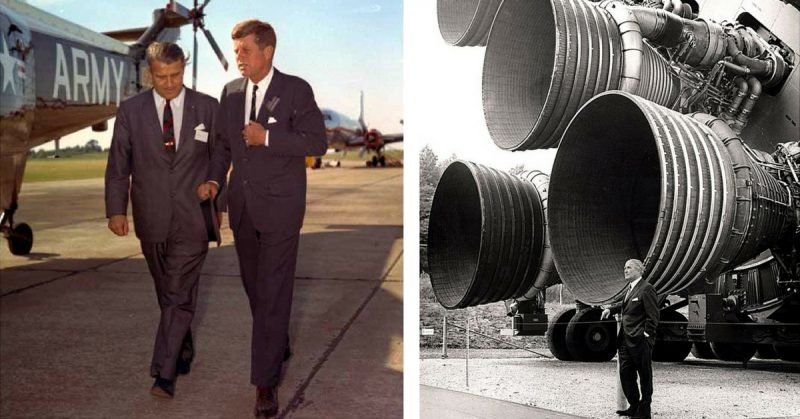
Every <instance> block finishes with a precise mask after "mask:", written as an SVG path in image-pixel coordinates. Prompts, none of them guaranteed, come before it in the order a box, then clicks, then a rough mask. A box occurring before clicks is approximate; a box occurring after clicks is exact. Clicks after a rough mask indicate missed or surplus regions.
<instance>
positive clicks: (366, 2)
mask: <svg viewBox="0 0 800 419" xmlns="http://www.w3.org/2000/svg"><path fill="white" fill-rule="evenodd" d="M28 3H29V4H31V5H33V6H36V7H39V8H41V9H44V10H46V11H48V12H50V13H53V14H56V15H58V16H59V17H62V18H64V19H67V20H69V21H71V22H74V23H77V24H79V25H82V26H85V27H87V28H89V29H91V30H94V31H98V32H104V31H110V30H117V29H125V28H136V27H143V26H147V25H149V24H150V23H151V20H152V12H153V10H154V9H157V8H161V7H163V6H164V5H165V4H166V3H167V1H166V0H137V1H99V0H28ZM181 4H183V5H184V6H186V7H192V2H191V1H184V2H181ZM402 7H403V6H402V0H339V1H328V0H261V1H255V0H249V1H248V0H242V1H234V0H212V1H211V2H210V3H209V4H208V6H207V7H206V9H205V11H206V13H207V16H206V27H207V28H208V29H209V30H210V31H211V33H212V34H213V35H214V38H215V40H216V41H217V43H218V44H219V46H220V48H222V51H223V52H224V54H225V57H226V58H227V59H228V62H229V63H230V66H229V68H228V72H227V73H226V72H224V71H223V69H222V66H221V65H220V64H219V62H218V61H217V58H216V56H215V55H214V52H213V50H212V49H211V47H210V46H209V45H208V42H207V41H206V40H205V37H204V36H203V34H202V33H198V59H199V61H198V64H199V68H198V81H197V88H198V90H200V91H202V92H204V93H207V94H210V95H212V96H214V97H219V93H220V92H221V91H222V87H223V86H224V85H225V83H227V82H228V81H230V80H232V79H234V78H236V77H239V74H238V71H237V70H236V64H235V61H234V56H233V50H232V44H231V39H230V33H231V29H232V28H233V26H234V24H236V23H237V22H239V21H241V20H244V19H249V18H257V19H261V20H266V21H268V22H270V23H271V24H272V25H273V26H274V27H275V31H276V34H277V38H278V45H277V48H276V53H275V60H274V64H275V67H276V68H278V69H279V70H281V71H283V72H285V73H289V74H294V75H297V76H300V77H302V78H304V79H305V80H306V81H308V82H309V83H310V84H311V86H312V87H313V89H314V94H315V96H316V99H317V104H318V105H319V106H320V107H325V108H332V109H335V110H338V111H340V112H342V113H344V114H346V115H349V116H353V117H357V116H358V108H359V92H360V91H361V90H363V91H364V96H365V97H364V101H365V108H366V110H365V119H366V122H367V124H368V125H369V126H370V127H374V128H378V129H379V130H381V131H382V132H385V133H396V132H402V131H403V126H402V125H401V124H400V120H401V119H403V72H402V70H403V10H402ZM178 43H179V44H180V45H181V47H183V48H184V50H185V51H187V52H189V53H191V51H192V30H191V27H190V25H187V26H185V27H184V28H183V29H182V31H181V39H180V40H179V41H178ZM191 83H192V80H191V68H187V71H186V75H185V84H186V85H187V86H191ZM109 122H110V126H109V130H108V131H107V132H104V133H95V132H92V131H91V130H89V129H85V130H83V131H80V132H78V133H75V134H72V135H69V136H67V137H64V138H63V139H62V140H61V146H62V147H68V146H73V145H78V144H80V145H83V144H85V143H86V141H88V140H89V139H97V140H99V141H100V143H101V145H103V146H104V147H107V146H108V144H109V143H110V138H111V131H112V130H111V128H112V127H113V120H111V121H109ZM42 147H43V148H45V149H53V147H54V145H53V143H52V142H50V143H47V144H46V145H44V146H42Z"/></svg>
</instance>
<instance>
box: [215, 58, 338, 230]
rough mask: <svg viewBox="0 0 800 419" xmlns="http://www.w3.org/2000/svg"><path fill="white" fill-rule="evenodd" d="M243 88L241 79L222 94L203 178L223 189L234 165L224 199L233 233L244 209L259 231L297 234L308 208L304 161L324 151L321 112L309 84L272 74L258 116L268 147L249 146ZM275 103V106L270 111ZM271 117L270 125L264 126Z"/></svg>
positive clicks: (244, 84)
mask: <svg viewBox="0 0 800 419" xmlns="http://www.w3.org/2000/svg"><path fill="white" fill-rule="evenodd" d="M247 85H248V83H247V79H245V78H239V79H236V80H234V81H232V82H230V83H228V84H227V85H226V86H225V88H224V89H223V90H222V96H221V98H220V107H219V113H218V115H217V120H216V121H217V125H216V133H217V135H216V136H217V147H216V148H215V149H214V156H213V158H212V161H211V165H210V167H209V171H208V177H207V179H208V180H213V181H215V182H217V183H218V184H219V185H220V186H222V185H224V184H225V180H226V179H225V175H226V174H227V172H228V167H229V166H230V164H231V162H233V171H232V172H231V176H230V183H229V185H228V198H227V199H228V214H229V216H230V217H229V218H230V224H231V228H232V229H234V230H235V229H236V228H237V227H238V226H239V223H240V221H241V217H242V214H243V212H244V210H245V208H246V209H247V213H248V214H249V216H250V218H251V220H252V222H253V226H254V227H255V228H256V230H258V231H262V232H268V231H273V232H274V231H288V230H299V229H300V227H302V225H303V217H304V215H305V209H306V167H305V156H321V155H323V154H325V152H326V151H327V148H328V145H327V142H326V139H325V124H324V123H323V119H322V113H321V112H320V110H319V108H318V107H317V103H316V102H315V101H314V93H313V92H312V90H311V86H309V85H308V83H306V82H305V81H304V80H303V79H301V78H299V77H294V76H290V75H287V74H283V73H281V72H280V71H278V70H277V69H276V70H275V72H274V73H273V76H272V81H271V82H270V84H269V87H268V88H267V92H266V95H265V97H264V101H263V103H262V105H261V108H260V109H259V111H258V114H257V117H256V119H257V122H259V123H260V124H261V125H262V126H264V127H265V128H266V129H267V130H268V131H269V145H268V146H266V147H265V146H253V147H247V145H246V144H245V142H244V139H243V138H242V130H243V129H244V120H245V115H244V107H245V106H244V105H245V103H244V101H245V90H244V89H245V88H246V87H247ZM274 98H279V101H278V102H277V104H276V106H275V108H274V109H273V110H272V112H269V110H268V104H269V103H271V102H272V101H274ZM270 117H272V118H274V120H275V122H274V123H267V122H268V121H269V120H270Z"/></svg>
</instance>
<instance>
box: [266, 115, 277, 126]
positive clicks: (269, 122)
mask: <svg viewBox="0 0 800 419" xmlns="http://www.w3.org/2000/svg"><path fill="white" fill-rule="evenodd" d="M276 122H278V120H277V119H275V118H273V117H271V116H270V117H269V119H268V120H267V123H268V124H274V123H276Z"/></svg>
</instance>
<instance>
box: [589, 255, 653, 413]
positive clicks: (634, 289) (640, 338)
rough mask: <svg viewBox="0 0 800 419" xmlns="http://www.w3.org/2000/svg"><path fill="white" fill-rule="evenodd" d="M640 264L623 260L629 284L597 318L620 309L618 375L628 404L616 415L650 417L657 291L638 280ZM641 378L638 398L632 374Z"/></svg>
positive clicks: (602, 317) (641, 267) (641, 268)
mask: <svg viewBox="0 0 800 419" xmlns="http://www.w3.org/2000/svg"><path fill="white" fill-rule="evenodd" d="M643 272H644V265H643V264H642V262H641V261H640V260H638V259H631V260H629V261H627V262H625V268H624V270H623V274H624V275H625V279H626V280H628V282H629V284H628V286H627V287H626V292H625V296H624V297H623V299H622V301H621V302H620V303H618V304H615V305H613V306H611V307H609V308H607V309H605V310H603V313H602V314H601V315H600V319H601V320H605V319H607V318H608V317H609V316H611V314H616V313H621V315H622V327H621V328H620V331H619V334H618V335H617V348H618V350H619V378H620V381H621V382H622V391H623V392H624V393H625V398H626V399H627V400H628V404H629V405H630V407H629V408H628V409H627V410H618V411H617V414H618V415H620V416H631V417H633V418H634V419H644V418H650V414H651V412H650V404H651V402H652V398H653V367H652V361H653V346H654V345H655V343H656V328H657V327H658V321H659V317H660V314H659V311H658V294H657V293H656V290H655V288H653V286H652V285H650V283H649V282H647V281H644V280H642V273H643ZM637 375H638V376H639V381H640V382H641V387H642V391H641V399H639V387H638V385H637V383H636V376H637Z"/></svg>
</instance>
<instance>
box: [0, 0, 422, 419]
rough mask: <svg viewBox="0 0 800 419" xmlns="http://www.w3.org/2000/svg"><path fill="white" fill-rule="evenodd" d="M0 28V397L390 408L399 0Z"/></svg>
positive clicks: (230, 408)
mask: <svg viewBox="0 0 800 419" xmlns="http://www.w3.org/2000/svg"><path fill="white" fill-rule="evenodd" d="M0 32H1V33H2V36H0V41H2V44H0V48H1V49H0V64H2V67H0V70H1V71H2V72H0V77H1V78H0V80H2V84H0V98H2V106H0V128H2V129H1V130H0V175H1V177H0V231H2V234H3V238H4V239H5V240H4V241H5V242H6V243H4V244H3V246H2V249H0V417H9V418H11V417H15V418H18V417H40V418H52V417H62V418H65V417H69V418H85V417H131V418H133V417H136V418H144V417H208V418H222V417H225V418H228V417H236V418H240V417H241V418H244V417H260V418H266V417H280V418H316V417H331V418H338V417H342V418H344V417H393V418H399V417H402V416H403V370H404V368H403V367H404V365H403V361H404V354H403V283H404V282H403V174H404V169H403V166H404V164H403V163H404V155H403V151H404V131H403V119H404V115H403V73H402V71H403V70H402V69H403V38H402V34H403V3H402V1H401V0H374V1H362V0H348V1H343V2H318V1H315V0H302V1H285V0H281V1H270V2H256V1H220V0H214V1H208V0H205V1H197V0H195V1H194V2H191V1H188V2H182V3H181V2H176V1H167V2H165V1H152V0H149V1H137V2H127V3H123V2H99V1H77V0H30V1H20V0H0ZM414 280H415V278H414Z"/></svg>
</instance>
